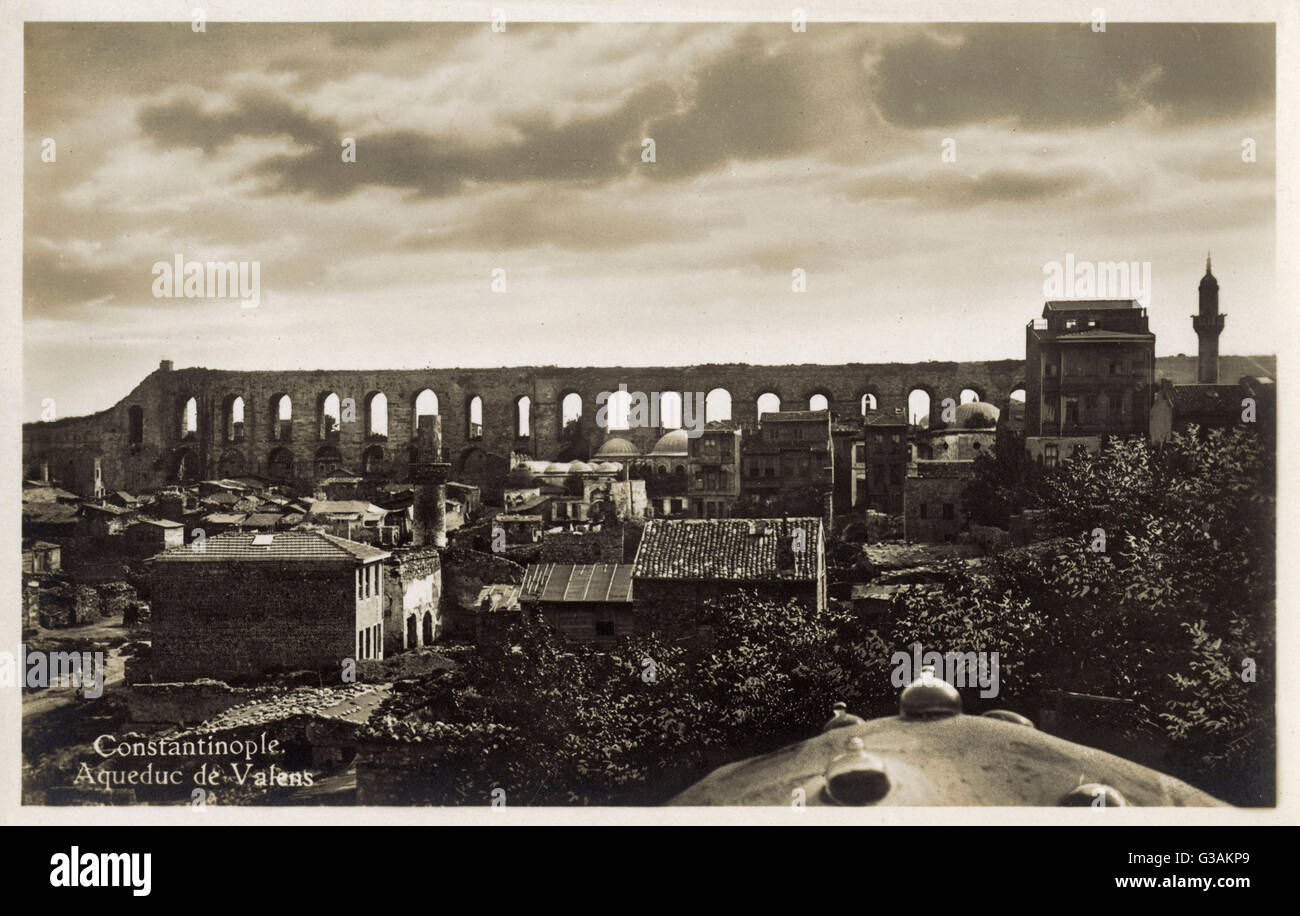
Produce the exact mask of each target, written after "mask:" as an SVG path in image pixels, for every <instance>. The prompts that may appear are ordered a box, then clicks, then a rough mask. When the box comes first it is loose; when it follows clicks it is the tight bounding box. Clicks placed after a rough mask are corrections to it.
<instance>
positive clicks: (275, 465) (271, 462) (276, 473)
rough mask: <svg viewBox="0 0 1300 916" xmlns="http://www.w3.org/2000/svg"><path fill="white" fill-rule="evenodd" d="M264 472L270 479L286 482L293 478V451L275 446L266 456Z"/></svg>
mask: <svg viewBox="0 0 1300 916" xmlns="http://www.w3.org/2000/svg"><path fill="white" fill-rule="evenodd" d="M266 473H267V476H269V477H270V478H271V479H272V480H274V481H277V482H279V483H287V482H289V481H290V480H292V479H293V452H291V451H289V450H288V449H287V448H283V447H281V448H277V449H275V450H274V451H272V452H271V454H270V455H268V456H267V459H266Z"/></svg>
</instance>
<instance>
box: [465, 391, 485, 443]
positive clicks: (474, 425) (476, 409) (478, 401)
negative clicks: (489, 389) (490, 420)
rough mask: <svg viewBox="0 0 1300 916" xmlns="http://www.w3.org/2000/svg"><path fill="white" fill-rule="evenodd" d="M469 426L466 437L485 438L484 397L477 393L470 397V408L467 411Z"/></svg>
mask: <svg viewBox="0 0 1300 916" xmlns="http://www.w3.org/2000/svg"><path fill="white" fill-rule="evenodd" d="M467 416H468V427H467V428H466V430H465V435H466V437H468V438H470V439H482V438H483V399H482V398H481V397H479V396H478V395H477V394H476V395H474V397H472V398H470V399H469V410H468V411H467Z"/></svg>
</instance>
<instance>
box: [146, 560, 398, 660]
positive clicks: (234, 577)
mask: <svg viewBox="0 0 1300 916" xmlns="http://www.w3.org/2000/svg"><path fill="white" fill-rule="evenodd" d="M355 576H356V566H354V565H352V564H344V563H339V564H334V563H321V562H311V563H288V562H286V563H265V562H264V563H219V562H171V563H158V564H156V565H155V566H154V568H153V574H152V577H151V594H152V621H151V625H152V633H153V657H152V669H153V678H154V680H155V681H159V680H176V681H188V680H194V679H195V678H201V677H205V678H225V677H228V676H249V675H257V674H260V673H263V672H266V671H273V670H297V669H315V668H333V669H339V668H340V665H341V664H342V661H343V659H345V658H355V657H356V651H357V650H356V641H357V629H358V628H359V627H363V626H370V625H372V624H373V623H378V622H379V621H380V619H381V618H380V614H381V609H380V603H379V599H378V597H376V598H373V599H369V600H370V602H371V603H373V605H374V608H373V612H374V613H373V617H374V618H375V619H374V620H370V619H366V620H362V619H361V616H362V615H361V614H360V613H359V611H360V607H359V606H360V604H361V603H362V602H358V600H357V597H356V579H355Z"/></svg>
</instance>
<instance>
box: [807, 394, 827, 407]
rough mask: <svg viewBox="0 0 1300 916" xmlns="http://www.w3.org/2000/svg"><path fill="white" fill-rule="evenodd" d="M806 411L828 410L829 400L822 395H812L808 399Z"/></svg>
mask: <svg viewBox="0 0 1300 916" xmlns="http://www.w3.org/2000/svg"><path fill="white" fill-rule="evenodd" d="M808 409H809V410H830V409H831V402H830V398H828V397H826V395H824V394H814V395H813V396H812V397H810V398H809V399H808Z"/></svg>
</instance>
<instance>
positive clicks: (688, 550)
mask: <svg viewBox="0 0 1300 916" xmlns="http://www.w3.org/2000/svg"><path fill="white" fill-rule="evenodd" d="M633 567H634V568H633V572H632V578H633V594H634V596H635V612H636V623H637V627H638V631H639V632H652V631H661V630H662V631H668V632H672V631H674V630H678V631H681V630H684V631H687V632H690V631H696V632H698V630H699V627H700V626H701V625H702V624H701V623H700V622H699V621H698V619H697V617H696V615H697V613H698V611H699V609H700V608H701V607H702V606H703V605H704V604H705V602H707V601H709V600H726V599H728V598H734V597H737V596H739V595H742V594H752V595H756V596H757V597H758V598H760V599H770V600H773V601H780V602H785V601H788V600H791V599H794V600H797V601H799V602H800V603H802V604H803V605H804V606H805V607H807V608H808V609H810V610H813V609H817V610H825V609H826V606H827V586H826V544H825V535H824V533H823V529H822V523H821V519H818V518H806V517H805V518H789V519H653V520H651V521H649V522H647V523H646V526H645V532H644V533H643V535H642V537H641V544H640V546H639V547H638V548H637V554H636V561H635V563H634V564H633Z"/></svg>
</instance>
